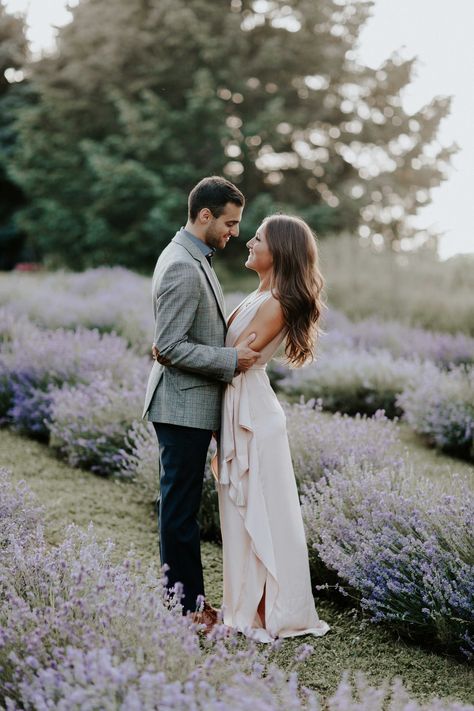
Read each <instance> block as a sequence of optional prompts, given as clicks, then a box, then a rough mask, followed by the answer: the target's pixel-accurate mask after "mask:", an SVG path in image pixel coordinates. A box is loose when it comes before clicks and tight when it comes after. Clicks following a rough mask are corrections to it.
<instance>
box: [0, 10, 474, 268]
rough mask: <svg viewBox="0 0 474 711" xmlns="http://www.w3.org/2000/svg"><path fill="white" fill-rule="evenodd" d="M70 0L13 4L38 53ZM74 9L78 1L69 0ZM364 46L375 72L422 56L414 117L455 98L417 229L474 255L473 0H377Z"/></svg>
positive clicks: (443, 249) (448, 249)
mask: <svg viewBox="0 0 474 711" xmlns="http://www.w3.org/2000/svg"><path fill="white" fill-rule="evenodd" d="M66 4H67V3H66V0H7V2H6V5H7V8H8V10H9V11H10V12H17V11H20V12H25V11H26V12H27V20H28V23H29V26H30V29H29V39H30V41H31V43H32V49H33V50H34V51H40V50H41V49H43V48H48V47H50V46H51V45H52V44H53V42H54V29H53V27H52V25H62V24H64V23H66V22H67V21H68V20H69V19H70V13H68V11H67V10H66ZM69 4H70V5H74V4H76V0H70V2H69ZM372 13H373V14H372V17H371V18H370V19H369V20H368V22H367V24H366V26H365V28H364V30H363V32H362V35H361V38H360V43H359V49H358V59H359V61H361V62H363V63H364V64H366V65H368V66H372V67H377V66H379V65H380V64H381V63H382V62H383V61H384V59H386V58H387V57H389V55H390V54H391V53H392V52H394V51H397V50H402V54H403V56H406V57H412V56H417V57H418V60H419V61H418V64H417V67H416V70H415V71H416V75H415V77H414V81H413V82H412V84H411V85H410V87H409V88H408V89H407V90H406V92H405V94H404V95H403V101H404V106H405V109H406V110H407V111H408V112H410V113H411V112H414V111H416V110H417V109H419V108H420V106H422V105H423V104H425V103H428V102H429V101H430V100H431V99H432V98H433V97H434V96H436V95H453V96H454V100H453V104H452V108H451V115H450V116H449V117H448V118H447V119H445V120H444V121H443V122H442V124H441V128H440V131H439V140H440V142H441V143H442V144H444V145H447V144H450V143H452V142H456V143H457V144H458V145H459V147H460V151H459V153H458V154H457V155H456V156H455V157H454V159H453V162H452V168H451V171H450V177H449V179H448V180H447V181H445V182H444V183H443V184H442V185H441V187H439V188H437V189H436V190H434V191H433V192H432V199H433V202H432V204H431V205H429V206H428V207H426V208H424V210H422V211H420V214H419V217H418V218H417V224H418V225H419V226H420V228H422V227H429V226H433V227H435V228H437V229H439V230H440V231H442V232H445V235H444V237H442V239H441V240H440V256H441V258H442V259H445V258H447V257H450V256H451V255H453V254H457V253H467V252H474V228H473V224H474V167H473V166H474V130H473V127H474V123H473V117H474V92H473V91H472V87H473V86H474V41H473V39H474V38H473V34H474V3H473V2H472V0H449V2H443V0H405V1H404V2H403V1H402V0H375V5H374V7H373V10H372Z"/></svg>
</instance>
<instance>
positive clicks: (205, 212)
mask: <svg viewBox="0 0 474 711" xmlns="http://www.w3.org/2000/svg"><path fill="white" fill-rule="evenodd" d="M197 219H198V220H199V222H200V223H201V225H206V224H207V223H208V222H210V221H211V219H212V212H211V211H210V210H209V208H208V207H203V208H202V210H199V212H198V215H197Z"/></svg>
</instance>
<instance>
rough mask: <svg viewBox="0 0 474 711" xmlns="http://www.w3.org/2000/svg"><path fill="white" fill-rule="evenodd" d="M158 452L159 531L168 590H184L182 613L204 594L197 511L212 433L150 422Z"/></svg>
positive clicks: (162, 562) (188, 609) (193, 607)
mask: <svg viewBox="0 0 474 711" xmlns="http://www.w3.org/2000/svg"><path fill="white" fill-rule="evenodd" d="M153 426H154V428H155V432H156V436H157V438H158V446H159V450H160V500H159V505H158V527H159V532H160V556H161V564H162V565H165V564H166V565H167V566H169V570H168V571H167V573H166V576H167V578H168V583H167V587H168V589H172V588H173V587H174V585H175V583H177V582H179V583H182V585H183V593H184V597H183V598H182V600H181V603H182V605H183V612H184V613H186V612H188V611H193V612H194V610H195V609H196V599H197V597H198V596H199V595H204V579H203V574H202V563H201V542H200V529H199V523H198V518H197V516H198V512H199V507H200V504H201V494H202V485H203V479H204V468H205V466H206V456H207V450H208V448H209V444H210V441H211V437H212V431H211V430H201V429H197V428H196V427H183V426H182V425H171V424H167V423H162V422H153Z"/></svg>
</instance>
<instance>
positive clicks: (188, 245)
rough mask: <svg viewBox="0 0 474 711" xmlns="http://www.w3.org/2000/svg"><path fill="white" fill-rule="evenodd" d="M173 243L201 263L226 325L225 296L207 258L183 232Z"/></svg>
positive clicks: (174, 238)
mask: <svg viewBox="0 0 474 711" xmlns="http://www.w3.org/2000/svg"><path fill="white" fill-rule="evenodd" d="M172 241H173V242H177V243H178V244H180V245H181V246H182V247H184V248H185V249H186V250H187V251H188V252H189V254H190V255H191V256H192V257H194V259H196V260H197V261H198V262H199V263H200V265H201V268H202V269H203V270H204V274H205V275H206V277H207V280H208V282H209V284H210V286H211V288H212V291H213V292H214V296H215V297H216V301H217V305H218V306H219V310H220V312H221V316H222V318H223V319H224V323H226V314H225V305H224V294H223V293H222V288H221V285H220V284H219V280H218V278H217V276H216V274H215V272H214V270H213V269H212V268H211V265H210V264H209V262H208V261H207V259H206V257H205V256H204V254H203V253H202V252H201V250H200V249H199V248H198V247H196V245H195V244H193V243H192V242H191V240H190V239H187V237H186V235H184V234H183V233H182V232H181V231H180V232H177V233H176V235H175V236H174V237H173V240H172Z"/></svg>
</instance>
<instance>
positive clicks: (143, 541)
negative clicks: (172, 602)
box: [0, 430, 474, 702]
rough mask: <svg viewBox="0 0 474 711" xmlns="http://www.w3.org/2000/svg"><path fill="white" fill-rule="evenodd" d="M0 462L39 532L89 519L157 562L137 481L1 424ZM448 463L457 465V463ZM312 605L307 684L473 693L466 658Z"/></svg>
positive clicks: (212, 552)
mask: <svg viewBox="0 0 474 711" xmlns="http://www.w3.org/2000/svg"><path fill="white" fill-rule="evenodd" d="M402 434H403V437H404V440H405V444H407V445H409V446H410V450H411V452H413V456H414V461H416V462H417V466H418V464H419V465H420V466H421V465H423V466H426V468H427V470H429V471H431V473H432V474H433V473H437V474H438V475H440V476H441V475H442V474H443V472H444V473H446V472H447V471H450V467H452V463H453V460H450V459H449V458H448V457H443V456H442V455H439V454H437V453H435V452H433V451H431V450H425V451H424V452H422V450H421V445H419V443H417V442H413V441H411V437H410V435H409V433H403V432H402ZM0 466H3V467H6V468H7V469H9V470H10V471H12V474H13V477H14V479H15V480H17V481H19V480H21V479H23V480H25V481H26V482H27V483H28V486H29V487H30V488H31V490H32V491H33V492H34V493H35V494H36V496H37V498H38V500H39V502H40V503H41V504H43V505H44V507H45V514H46V516H45V520H46V530H45V533H46V536H47V539H48V541H49V542H50V543H51V544H56V543H58V542H59V541H60V540H61V539H62V535H63V530H64V527H65V526H66V525H68V524H70V523H75V524H78V525H79V526H87V525H88V524H89V522H90V521H92V522H93V524H94V528H95V530H96V534H97V537H98V538H99V539H100V540H103V541H105V540H107V539H112V540H113V541H114V542H115V545H116V548H115V552H114V556H115V558H116V559H117V560H119V559H122V558H123V557H125V556H126V554H127V552H128V551H129V550H130V548H132V547H133V548H135V550H136V552H137V553H138V554H139V556H140V557H141V558H142V560H143V561H145V562H150V561H151V562H156V564H157V565H158V564H159V555H158V540H157V533H156V521H155V513H154V507H153V504H152V503H151V502H149V501H146V500H144V499H143V495H142V494H141V492H140V490H139V489H138V488H136V487H134V486H133V485H131V484H127V483H124V482H118V481H111V480H107V479H104V478H100V477H97V476H95V475H93V474H90V473H89V472H85V471H81V470H78V469H71V468H70V467H68V466H67V465H65V464H64V463H63V462H61V461H59V460H58V459H56V458H55V456H54V453H53V452H52V451H51V450H50V449H48V448H47V447H46V446H44V445H41V444H38V443H37V442H34V441H31V440H28V439H25V438H23V437H21V436H19V435H17V434H15V433H12V432H10V431H7V430H0ZM466 466H467V465H466ZM454 468H455V469H458V465H457V463H455V467H454ZM470 469H471V470H472V471H474V469H473V468H472V467H470ZM466 472H467V469H466ZM471 473H472V472H471ZM202 552H203V562H204V571H205V578H206V589H207V595H208V597H209V599H210V601H211V603H213V604H214V605H219V604H220V601H221V590H222V557H221V549H220V548H219V546H217V545H215V544H212V543H203V546H202ZM316 605H317V609H318V613H319V616H320V617H321V618H322V619H325V620H326V621H327V622H328V623H329V625H330V626H331V631H330V632H329V634H328V635H326V636H325V637H323V638H321V639H316V640H313V639H312V638H311V637H307V638H305V639H304V642H306V643H311V644H313V646H314V650H315V651H314V654H313V655H312V656H311V657H310V658H309V659H308V660H307V661H306V662H305V663H304V664H303V665H302V667H301V669H300V679H301V681H302V682H303V683H304V684H305V685H306V686H308V687H311V688H312V689H314V690H316V691H317V692H319V693H320V694H321V695H323V696H327V695H329V694H330V693H332V691H334V689H335V688H336V686H337V683H338V682H339V680H340V676H341V672H342V671H343V670H345V669H351V670H362V671H364V672H365V673H366V674H367V676H368V677H369V679H370V680H371V681H372V682H374V683H380V682H381V681H383V680H384V679H387V678H388V679H389V678H392V677H393V676H395V675H398V676H400V677H401V678H402V679H403V681H404V683H405V685H406V686H407V687H408V688H409V689H410V690H411V693H412V695H413V696H414V697H416V698H417V699H419V700H420V701H423V700H426V699H429V698H431V697H433V696H439V697H441V698H445V699H449V700H453V701H456V700H457V701H461V702H469V701H472V695H473V694H472V689H473V684H474V675H473V672H472V668H469V667H468V665H467V664H464V663H461V662H460V661H459V660H457V659H454V658H451V657H445V656H441V655H439V654H436V653H434V652H430V651H429V650H427V649H426V648H421V647H419V646H417V645H412V644H409V643H407V642H406V641H404V640H402V639H399V638H397V637H396V636H394V634H393V633H392V632H391V631H390V630H388V629H386V628H383V627H381V626H375V625H372V624H371V623H369V622H368V621H367V620H366V619H364V617H363V615H362V614H361V613H360V612H357V611H351V610H350V609H347V608H342V607H340V606H338V605H337V604H336V603H334V602H332V601H330V600H327V599H324V598H320V599H317V601H316ZM301 643H302V640H301V639H296V640H288V641H285V643H284V644H283V646H282V648H281V649H280V650H279V651H278V652H277V653H276V654H275V659H276V661H277V662H278V663H279V664H280V665H282V666H284V667H288V666H289V665H291V659H292V656H293V652H294V650H295V648H296V647H298V646H299V645H300V644H301Z"/></svg>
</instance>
